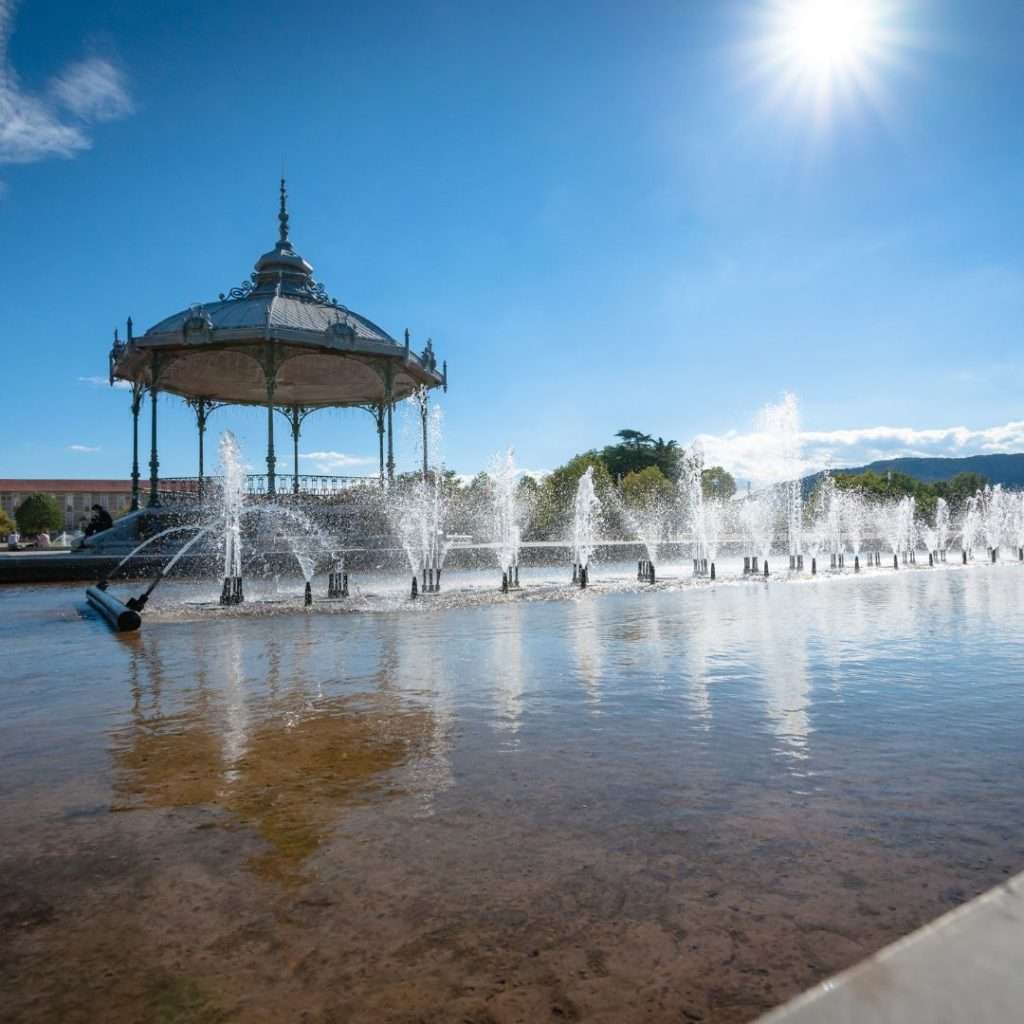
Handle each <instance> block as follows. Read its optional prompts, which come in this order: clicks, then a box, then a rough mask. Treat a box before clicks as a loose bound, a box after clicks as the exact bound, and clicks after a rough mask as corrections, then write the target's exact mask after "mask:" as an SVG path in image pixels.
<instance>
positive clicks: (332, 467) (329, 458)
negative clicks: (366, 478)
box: [299, 452, 375, 475]
mask: <svg viewBox="0 0 1024 1024" xmlns="http://www.w3.org/2000/svg"><path fill="white" fill-rule="evenodd" d="M299 458H300V459H306V460H308V461H309V462H312V463H313V472H315V473H325V474H328V475H329V474H331V473H344V471H345V470H348V469H353V468H355V467H357V466H369V465H372V464H373V462H374V461H375V460H374V459H370V458H366V457H365V456H362V455H348V454H346V453H345V452H301V453H300V454H299Z"/></svg>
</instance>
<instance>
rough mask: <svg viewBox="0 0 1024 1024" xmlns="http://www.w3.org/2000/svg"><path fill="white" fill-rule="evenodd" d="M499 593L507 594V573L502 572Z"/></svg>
mask: <svg viewBox="0 0 1024 1024" xmlns="http://www.w3.org/2000/svg"><path fill="white" fill-rule="evenodd" d="M501 592H502V593H503V594H507V593H508V573H507V572H503V573H502V574H501Z"/></svg>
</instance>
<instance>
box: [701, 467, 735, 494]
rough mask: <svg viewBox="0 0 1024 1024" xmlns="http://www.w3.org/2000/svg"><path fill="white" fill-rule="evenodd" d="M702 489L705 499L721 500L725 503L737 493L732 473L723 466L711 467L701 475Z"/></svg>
mask: <svg viewBox="0 0 1024 1024" xmlns="http://www.w3.org/2000/svg"><path fill="white" fill-rule="evenodd" d="M700 488H701V490H702V491H703V492H704V497H705V498H721V499H722V500H723V501H724V500H726V499H728V498H731V497H732V496H733V495H734V494H735V493H736V480H735V478H734V477H733V475H732V473H729V472H727V471H726V470H724V469H723V468H722V467H721V466H709V467H708V468H707V469H705V470H704V471H703V472H702V473H701V475H700Z"/></svg>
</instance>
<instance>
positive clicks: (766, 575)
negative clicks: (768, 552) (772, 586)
mask: <svg viewBox="0 0 1024 1024" xmlns="http://www.w3.org/2000/svg"><path fill="white" fill-rule="evenodd" d="M764 578H765V579H768V559H767V558H766V559H765V560H764Z"/></svg>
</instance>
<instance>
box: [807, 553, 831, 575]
mask: <svg viewBox="0 0 1024 1024" xmlns="http://www.w3.org/2000/svg"><path fill="white" fill-rule="evenodd" d="M833 561H835V556H833ZM811 575H812V576H817V575H818V560H817V559H816V558H812V559H811Z"/></svg>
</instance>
